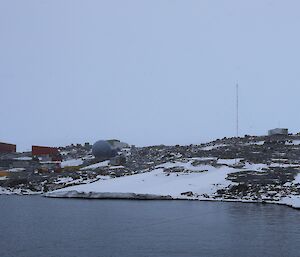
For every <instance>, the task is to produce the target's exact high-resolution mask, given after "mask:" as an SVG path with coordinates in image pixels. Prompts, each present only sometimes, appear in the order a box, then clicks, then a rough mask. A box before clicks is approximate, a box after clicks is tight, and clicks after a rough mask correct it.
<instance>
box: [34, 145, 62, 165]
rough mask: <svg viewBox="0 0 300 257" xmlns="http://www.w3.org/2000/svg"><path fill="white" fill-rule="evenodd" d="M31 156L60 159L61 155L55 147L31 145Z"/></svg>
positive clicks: (53, 159)
mask: <svg viewBox="0 0 300 257" xmlns="http://www.w3.org/2000/svg"><path fill="white" fill-rule="evenodd" d="M32 156H37V157H49V158H51V160H52V161H61V156H60V153H59V151H58V148H56V147H48V146H37V145H33V146H32Z"/></svg>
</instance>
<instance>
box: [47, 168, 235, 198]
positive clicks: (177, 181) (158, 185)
mask: <svg viewBox="0 0 300 257" xmlns="http://www.w3.org/2000/svg"><path fill="white" fill-rule="evenodd" d="M186 166H187V167H189V166H190V163H186ZM197 168H198V171H199V172H197V170H195V169H193V172H187V173H186V172H180V173H179V172H178V173H177V172H176V173H175V172H174V173H165V172H163V169H162V168H157V169H155V170H153V171H151V172H147V173H142V174H137V175H132V176H125V177H119V178H114V179H109V180H105V181H104V180H100V181H97V182H94V183H91V184H87V185H79V186H73V187H68V188H63V189H60V190H56V191H53V192H50V193H48V194H46V196H49V197H75V196H78V197H80V196H82V197H86V196H87V195H88V196H91V195H93V197H95V198H104V196H105V198H106V197H107V195H108V194H113V196H115V197H121V196H123V197H124V198H126V195H128V194H140V195H152V196H171V197H172V198H173V199H179V198H186V196H183V195H181V193H184V192H187V191H192V192H193V193H194V194H197V195H199V196H200V198H201V195H203V194H207V195H212V194H213V193H215V192H216V191H217V189H219V188H223V187H226V186H228V185H229V184H233V182H230V181H228V180H226V179H225V178H226V177H227V174H229V173H230V172H236V170H235V169H233V168H229V167H226V166H224V167H223V166H222V167H220V168H215V167H212V166H210V165H200V166H197ZM96 194H97V197H96ZM101 194H103V197H102V195H101ZM128 198H130V197H128ZM148 198H149V197H148Z"/></svg>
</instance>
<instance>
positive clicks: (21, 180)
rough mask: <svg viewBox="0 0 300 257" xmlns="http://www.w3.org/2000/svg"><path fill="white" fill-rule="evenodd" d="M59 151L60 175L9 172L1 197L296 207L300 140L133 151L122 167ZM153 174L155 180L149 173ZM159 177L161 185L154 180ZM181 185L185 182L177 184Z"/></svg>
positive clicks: (77, 151)
mask: <svg viewBox="0 0 300 257" xmlns="http://www.w3.org/2000/svg"><path fill="white" fill-rule="evenodd" d="M60 151H61V153H62V156H63V157H64V160H63V163H66V164H65V165H66V166H65V167H64V168H63V171H62V172H61V173H39V172H26V171H22V172H11V173H10V176H9V177H6V178H4V179H3V178H0V194H14V193H16V194H24V195H25V194H43V195H46V196H49V197H50V195H51V194H52V196H51V197H54V196H53V193H52V192H59V191H60V190H66V191H68V192H70V191H73V193H65V194H66V195H67V196H66V197H71V196H75V197H77V198H79V197H80V198H89V197H90V198H99V199H105V198H106V199H107V198H109V199H116V198H118V199H152V198H153V199H160V198H164V199H168V200H170V199H176V200H182V199H188V200H205V201H207V200H209V201H239V202H257V203H277V204H286V205H292V206H294V208H295V206H298V205H297V204H294V203H293V202H295V199H296V202H297V199H298V196H300V176H299V171H300V135H287V136H281V137H268V136H261V137H257V136H245V137H243V138H223V139H218V140H215V141H212V142H209V143H206V144H200V145H188V146H179V145H175V146H165V145H159V146H150V147H134V146H131V147H130V148H125V149H122V151H121V152H120V153H119V154H120V155H121V156H122V158H121V160H122V162H121V163H115V162H112V161H111V162H110V161H105V162H101V161H100V162H99V160H97V159H94V158H93V157H92V156H91V154H90V152H89V151H88V150H85V149H84V148H82V147H79V146H78V145H77V146H75V145H73V146H72V147H70V146H69V147H65V148H60ZM67 164H68V165H67ZM158 170H159V174H158V175H157V174H156V175H155V176H156V177H155V176H154V175H153V176H152V175H151V174H152V173H153V174H154V173H156V172H157V171H158ZM143 174H144V175H143ZM147 174H148V175H147ZM150 175H151V176H152V177H153V178H152V177H151V176H150ZM141 176H142V177H141ZM143 176H146V180H145V181H146V182H145V183H148V184H147V186H145V187H144V188H143V190H141V189H139V188H138V187H139V186H138V185H139V184H143V183H141V181H144V179H141V180H140V181H137V182H134V183H136V184H134V185H133V186H131V184H130V183H131V182H130V181H134V180H135V179H136V178H143ZM149 176H150V177H149ZM157 176H158V177H159V180H153V181H152V179H157ZM213 176H215V177H213ZM120 178H124V181H125V182H126V181H127V180H128V178H130V181H129V182H126V183H125V182H124V183H125V184H124V183H123V182H122V181H123V180H121V182H120V183H121V184H120V185H119V188H121V189H122V190H123V188H124V185H125V188H127V191H126V192H124V191H122V190H121V191H119V189H118V188H116V187H115V186H114V185H113V184H114V181H119V180H118V179H120ZM187 179H190V180H189V181H190V182H189V183H185V182H180V181H186V180H187ZM207 179H208V180H207ZM195 181H196V182H195ZM194 182H195V183H194ZM97 183H98V184H97ZM103 183H104V184H103ZM118 183H119V182H118ZM118 183H117V184H118ZM164 183H167V184H168V183H171V184H172V183H173V184H172V187H170V189H169V191H170V192H164V190H163V188H164V187H165V184H164ZM106 184H109V185H110V186H109V187H107V191H106V192H104V191H103V190H102V185H106ZM90 185H91V186H93V185H98V187H97V188H94V189H95V191H94V192H93V191H92V190H89V189H88V187H89V186H90ZM155 185H156V186H155ZM78 186H79V187H83V188H82V191H80V190H79V191H76V190H77V189H76V187H78ZM84 186H87V187H86V188H84ZM208 186H210V187H209V188H208ZM174 188H175V189H176V188H178V190H175V191H174ZM204 189H205V190H204ZM124 190H125V189H124ZM74 191H76V192H77V193H75V192H74ZM90 192H93V193H90ZM124 193H127V195H124ZM54 194H55V193H54ZM60 194H61V197H62V195H63V193H60ZM55 197H57V196H55ZM289 199H291V200H289ZM296 208H298V207H296Z"/></svg>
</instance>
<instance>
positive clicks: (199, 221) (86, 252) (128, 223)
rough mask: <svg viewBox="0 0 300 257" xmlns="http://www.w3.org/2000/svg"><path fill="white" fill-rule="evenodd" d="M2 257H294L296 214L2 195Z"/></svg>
mask: <svg viewBox="0 0 300 257" xmlns="http://www.w3.org/2000/svg"><path fill="white" fill-rule="evenodd" d="M0 215H1V219H0V256H1V257H7V256H12V257H21V256H22V257H44V256H45V257H52V256H55V257H77V256H80V257H89V256H93V257H97V256H101V257H102V256H103V257H110V256H122V257H123V256H128V257H144V256H145V257H146V256H155V257H164V256H180V257H183V256H204V257H208V256H214V257H215V256H228V257H235V256H236V257H248V256H251V257H252V256H256V257H260V256H264V257H266V256H267V257H268V256H272V257H276V256H278V257H289V256H291V257H292V256H295V257H299V256H300V211H297V210H294V209H291V208H288V207H284V206H276V205H258V204H242V203H213V202H193V201H119V200H102V201H101V200H75V199H47V198H42V197H37V196H24V197H20V196H0Z"/></svg>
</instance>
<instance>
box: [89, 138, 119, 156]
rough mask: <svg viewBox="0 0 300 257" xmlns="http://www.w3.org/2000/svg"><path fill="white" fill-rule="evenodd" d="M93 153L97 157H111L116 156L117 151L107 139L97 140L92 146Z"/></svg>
mask: <svg viewBox="0 0 300 257" xmlns="http://www.w3.org/2000/svg"><path fill="white" fill-rule="evenodd" d="M92 153H93V155H94V156H95V157H96V158H101V159H109V158H111V157H114V156H116V154H117V153H116V151H115V150H114V149H113V148H112V146H111V144H110V143H108V142H107V141H105V140H99V141H97V142H96V143H95V144H94V145H93V147H92Z"/></svg>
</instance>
